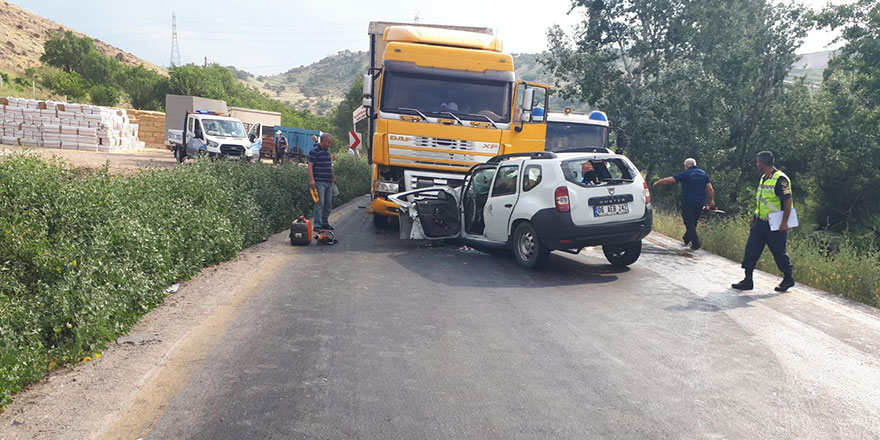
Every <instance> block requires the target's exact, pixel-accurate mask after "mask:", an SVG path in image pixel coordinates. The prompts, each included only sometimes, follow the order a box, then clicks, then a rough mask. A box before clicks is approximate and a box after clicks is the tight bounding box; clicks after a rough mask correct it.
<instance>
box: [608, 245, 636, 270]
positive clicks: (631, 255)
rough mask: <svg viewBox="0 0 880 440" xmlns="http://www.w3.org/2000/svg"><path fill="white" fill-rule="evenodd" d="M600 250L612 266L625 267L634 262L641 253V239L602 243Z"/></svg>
mask: <svg viewBox="0 0 880 440" xmlns="http://www.w3.org/2000/svg"><path fill="white" fill-rule="evenodd" d="M602 252H603V253H604V254H605V258H607V259H608V262H609V263H611V265H612V266H616V267H626V266H629V265H630V264H633V263H635V262H636V260H638V259H639V255H641V254H642V240H636V241H631V242H629V243H623V244H606V245H602Z"/></svg>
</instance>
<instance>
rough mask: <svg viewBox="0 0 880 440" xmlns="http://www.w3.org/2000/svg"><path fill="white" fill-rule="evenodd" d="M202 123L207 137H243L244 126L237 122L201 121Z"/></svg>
mask: <svg viewBox="0 0 880 440" xmlns="http://www.w3.org/2000/svg"><path fill="white" fill-rule="evenodd" d="M202 123H203V124H204V126H205V133H206V134H207V135H208V136H228V137H237V138H243V137H245V136H244V126H243V125H242V124H241V122H239V121H226V120H219V119H203V120H202Z"/></svg>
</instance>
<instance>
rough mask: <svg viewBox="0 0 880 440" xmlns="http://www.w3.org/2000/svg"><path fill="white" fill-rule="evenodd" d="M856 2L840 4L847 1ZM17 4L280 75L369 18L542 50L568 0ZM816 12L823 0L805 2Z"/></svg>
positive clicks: (574, 17)
mask: <svg viewBox="0 0 880 440" xmlns="http://www.w3.org/2000/svg"><path fill="white" fill-rule="evenodd" d="M850 1H851V0H834V1H833V3H846V2H850ZM12 3H14V4H16V5H18V6H20V7H22V8H24V9H26V10H28V11H30V12H33V13H36V14H38V15H41V16H43V17H46V18H49V19H52V20H54V21H56V22H58V23H61V24H63V25H65V26H68V27H70V28H73V29H76V30H78V31H80V32H83V33H85V34H88V35H90V36H92V37H93V38H97V39H100V40H104V41H106V42H107V43H110V44H112V45H114V46H116V47H119V48H120V49H123V50H125V51H127V52H131V53H133V54H134V55H136V56H138V57H140V58H143V59H146V60H148V61H151V62H153V63H155V64H158V65H161V66H167V65H168V64H169V61H170V56H171V13H172V12H174V13H175V14H176V15H177V35H178V42H179V46H180V55H181V59H182V61H183V63H184V64H185V63H190V62H193V63H202V62H203V61H204V58H205V57H207V58H208V61H209V62H216V63H219V64H222V65H234V66H236V67H238V68H240V69H244V70H247V71H249V72H252V73H255V74H264V75H265V74H273V73H279V72H284V71H286V70H288V69H290V68H292V67H298V66H301V65H305V64H310V63H312V62H314V61H317V60H319V59H321V58H323V57H325V56H327V55H331V54H334V53H336V52H339V51H342V50H346V49H348V50H352V51H357V50H367V49H368V47H367V37H366V34H367V25H368V24H369V22H370V21H401V22H412V21H413V20H414V19H416V18H418V20H419V22H421V23H439V24H454V25H463V26H482V27H490V28H494V29H496V32H497V34H498V36H499V37H500V38H501V39H502V41H503V42H504V48H505V51H506V52H511V53H523V52H527V53H533V52H540V51H542V50H544V49H546V42H545V40H546V38H545V36H546V32H547V28H548V27H550V26H551V25H553V24H559V25H561V26H563V27H564V28H566V29H567V28H570V27H571V26H572V25H573V24H575V23H577V22H578V21H579V19H580V13H579V12H577V11H576V12H575V13H573V14H568V15H567V14H566V13H567V12H568V10H569V8H570V5H571V0H533V1H523V2H519V1H518V2H513V1H499V0H483V1H476V0H440V1H437V0H409V1H406V2H403V1H391V0H329V1H328V0H324V1H303V0H287V1H281V0H276V1H271V0H248V1H236V2H232V1H226V0H203V1H186V0H183V1H181V0H177V1H170V0H145V1H138V2H132V1H130V0H123V1H119V0H115V1H110V0H76V1H71V0H13V1H12ZM802 3H804V4H807V5H808V6H811V7H814V8H817V7H821V6H822V5H824V4H825V3H828V1H827V0H802ZM832 38H833V36H832V35H830V34H828V33H820V32H814V33H812V34H811V35H810V36H809V37H808V40H807V41H806V42H805V45H804V46H803V47H802V48H801V50H800V51H799V52H815V51H820V50H824V49H825V48H826V45H827V44H828V43H829V42H830V41H831V39H832Z"/></svg>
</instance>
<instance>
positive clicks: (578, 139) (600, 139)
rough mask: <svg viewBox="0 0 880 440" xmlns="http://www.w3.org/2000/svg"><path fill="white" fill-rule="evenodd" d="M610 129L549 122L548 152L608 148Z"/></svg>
mask: <svg viewBox="0 0 880 440" xmlns="http://www.w3.org/2000/svg"><path fill="white" fill-rule="evenodd" d="M607 141H608V127H604V126H601V125H592V124H575V123H571V122H552V121H549V122H547V142H546V146H545V149H546V150H547V151H561V150H567V149H571V148H581V147H606V146H607V145H606V143H607Z"/></svg>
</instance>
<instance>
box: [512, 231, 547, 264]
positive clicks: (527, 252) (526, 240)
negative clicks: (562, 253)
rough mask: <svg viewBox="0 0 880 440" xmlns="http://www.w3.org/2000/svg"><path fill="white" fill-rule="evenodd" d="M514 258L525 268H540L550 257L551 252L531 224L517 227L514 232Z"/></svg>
mask: <svg viewBox="0 0 880 440" xmlns="http://www.w3.org/2000/svg"><path fill="white" fill-rule="evenodd" d="M511 244H512V246H513V256H514V258H516V262H517V263H519V264H520V265H522V266H525V267H529V268H532V267H540V266H542V265H544V263H545V262H546V261H547V258H548V256H549V255H550V250H549V249H547V247H546V246H544V243H541V240H540V238H538V232H537V231H535V227H534V226H532V224H531V223H529V222H523V223H520V224H519V225H517V227H516V230H514V231H513V241H512V243H511Z"/></svg>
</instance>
